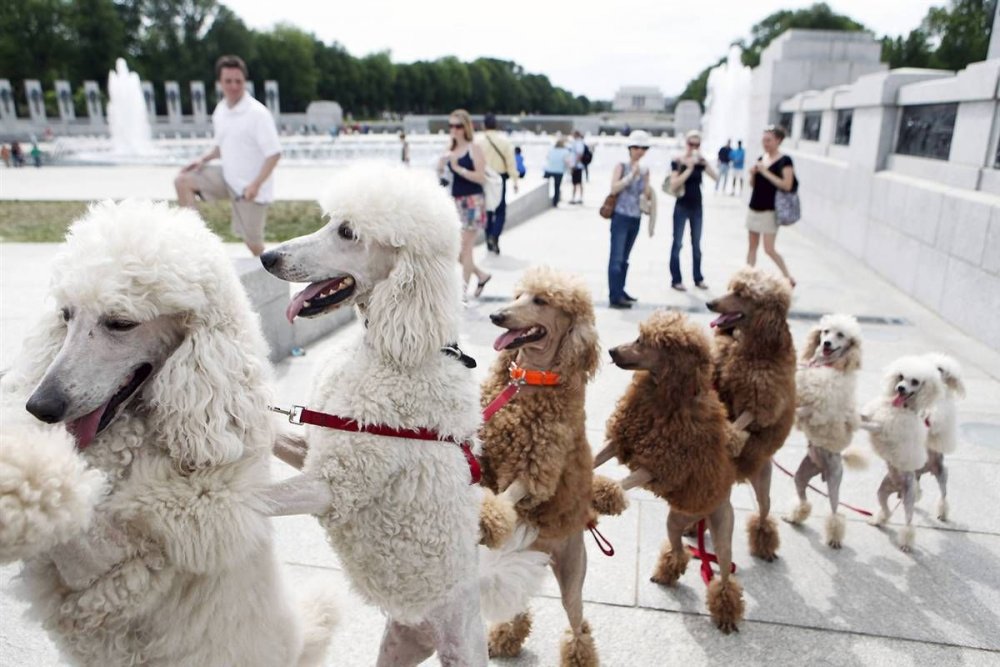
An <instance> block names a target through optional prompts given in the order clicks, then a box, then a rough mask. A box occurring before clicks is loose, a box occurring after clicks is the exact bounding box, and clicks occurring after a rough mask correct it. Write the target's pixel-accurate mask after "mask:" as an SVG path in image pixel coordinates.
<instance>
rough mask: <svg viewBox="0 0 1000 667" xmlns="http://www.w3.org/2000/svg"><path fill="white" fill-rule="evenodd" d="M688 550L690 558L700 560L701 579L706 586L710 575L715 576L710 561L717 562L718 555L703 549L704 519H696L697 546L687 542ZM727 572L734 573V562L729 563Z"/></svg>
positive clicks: (710, 579)
mask: <svg viewBox="0 0 1000 667" xmlns="http://www.w3.org/2000/svg"><path fill="white" fill-rule="evenodd" d="M688 552H689V553H690V554H691V557H692V558H697V559H698V560H700V561H701V580H702V581H704V582H705V585H706V586H708V582H710V581H712V577H714V576H715V572H713V571H712V563H718V562H719V557H718V556H716V555H715V554H713V553H710V552H708V551H706V550H705V520H704V519H700V520H699V521H698V546H697V547H692V546H691V545H690V544H689V545H688ZM729 574H736V563H733V562H730V563H729Z"/></svg>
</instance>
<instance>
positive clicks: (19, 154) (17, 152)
mask: <svg viewBox="0 0 1000 667" xmlns="http://www.w3.org/2000/svg"><path fill="white" fill-rule="evenodd" d="M10 158H11V160H13V161H14V166H15V167H23V166H24V151H23V150H21V144H20V142H17V141H12V142H10Z"/></svg>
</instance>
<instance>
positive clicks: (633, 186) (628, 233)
mask: <svg viewBox="0 0 1000 667" xmlns="http://www.w3.org/2000/svg"><path fill="white" fill-rule="evenodd" d="M648 150H649V133H647V132H645V131H643V130H636V131H634V132H632V134H630V135H629V144H628V155H629V161H628V162H627V163H621V164H618V165H616V166H615V169H614V173H613V174H612V175H611V194H612V195H617V199H616V200H615V209H614V213H613V214H612V216H611V253H610V257H609V259H608V292H609V294H608V300H609V301H610V305H611V307H612V308H631V307H632V304H633V303H635V302H636V301H637V299H636V298H635V297H632V296H630V295H629V294H628V293H627V292H626V291H625V278H626V276H627V275H628V258H629V255H630V254H631V253H632V246H633V245H634V244H635V239H636V237H637V236H638V235H639V221H640V219H641V217H642V209H641V202H640V200H641V199H642V198H643V197H647V198H649V199H650V200H654V201H655V199H654V197H655V195H654V194H653V189H652V188H651V187H650V185H649V169H647V168H646V167H644V166H641V165H640V164H639V162H640V161H641V160H642V158H643V156H644V155H646V151H648Z"/></svg>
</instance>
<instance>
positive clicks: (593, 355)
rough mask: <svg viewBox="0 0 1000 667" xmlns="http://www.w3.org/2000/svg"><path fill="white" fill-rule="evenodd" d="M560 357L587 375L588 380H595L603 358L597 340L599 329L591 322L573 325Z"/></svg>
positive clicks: (567, 334)
mask: <svg viewBox="0 0 1000 667" xmlns="http://www.w3.org/2000/svg"><path fill="white" fill-rule="evenodd" d="M559 356H560V357H562V360H563V361H564V362H567V363H569V364H573V365H575V366H577V367H578V368H580V369H582V370H583V371H584V372H585V373H586V374H587V379H588V380H590V379H593V377H594V375H595V374H596V373H597V366H598V364H599V362H600V357H601V344H600V342H599V341H598V339H597V329H595V328H594V325H593V324H592V323H590V322H580V321H579V320H578V321H576V322H574V323H573V326H572V327H571V328H570V330H569V331H568V332H566V340H565V342H563V349H562V352H560V355H559Z"/></svg>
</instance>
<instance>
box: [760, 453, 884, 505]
mask: <svg viewBox="0 0 1000 667" xmlns="http://www.w3.org/2000/svg"><path fill="white" fill-rule="evenodd" d="M771 463H773V464H774V467H775V468H777V469H778V470H780V471H781V472H783V473H785V474H786V475H788V476H789V477H791V478H792V479H795V474H794V473H792V471H791V470H789V469H788V468H786V467H785V466H783V465H781V464H780V463H778V461H777V460H776V459H771ZM806 486H808V487H809V488H810V489H812V490H813V491H815V492H816V493H818V494H819V495H821V496H823V497H824V498H829V497H830V496H828V495H826V494H825V493H823V491H822V490H820V489H818V488H816V487H815V486H813V485H812V484H807V485H806ZM837 504H838V505H840V506H841V507H846V508H847V509H849V510H851V511H852V512H857V513H858V514H860V515H861V516H872V513H871V512H869V511H868V510H866V509H862V508H860V507H855V506H854V505H848V504H847V503H845V502H844V501H842V500H841V501H839V502H838V503H837Z"/></svg>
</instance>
